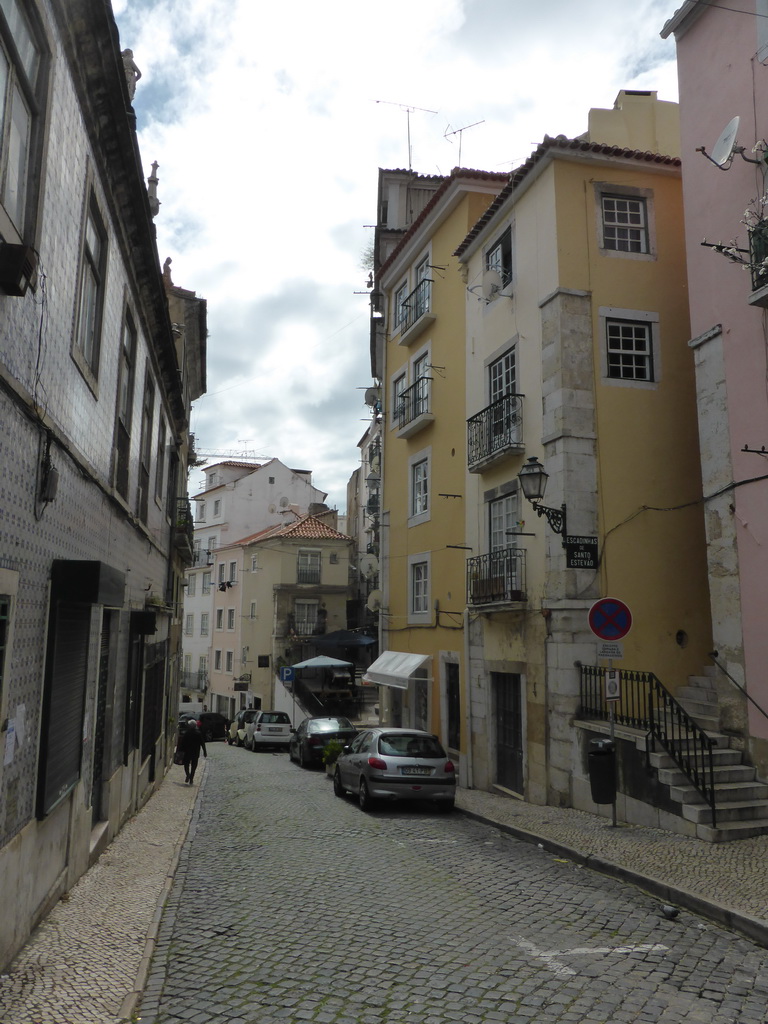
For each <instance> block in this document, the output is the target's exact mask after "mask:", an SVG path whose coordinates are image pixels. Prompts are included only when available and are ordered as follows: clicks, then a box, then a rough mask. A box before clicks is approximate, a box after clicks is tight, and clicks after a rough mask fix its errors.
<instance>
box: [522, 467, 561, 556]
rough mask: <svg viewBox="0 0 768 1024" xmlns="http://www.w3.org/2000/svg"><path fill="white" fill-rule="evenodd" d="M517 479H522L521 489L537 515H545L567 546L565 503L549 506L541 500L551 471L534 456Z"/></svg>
mask: <svg viewBox="0 0 768 1024" xmlns="http://www.w3.org/2000/svg"><path fill="white" fill-rule="evenodd" d="M517 479H518V480H519V481H520V489H521V490H522V492H523V494H524V495H525V496H526V498H527V499H528V501H530V503H531V505H532V506H533V510H534V512H535V513H536V515H537V516H539V518H541V516H544V517H545V518H546V520H547V522H548V523H549V525H550V526H551V527H552V530H553V531H554V532H555V533H559V534H561V535H562V537H563V547H565V536H566V525H565V505H564V504H563V505H561V506H560V508H549V507H548V506H547V505H542V504H541V500H540V499H541V498H543V497H544V491H545V490H546V489H547V480H548V479H549V473H547V471H546V470H545V469H544V467H543V466H542V464H541V463H540V462H539V460H538V459H537V458H536V457H535V456H534V457H533V458H530V459H528V461H527V462H526V463H525V465H524V466H523V468H522V469H521V470H520V472H519V473H518V474H517Z"/></svg>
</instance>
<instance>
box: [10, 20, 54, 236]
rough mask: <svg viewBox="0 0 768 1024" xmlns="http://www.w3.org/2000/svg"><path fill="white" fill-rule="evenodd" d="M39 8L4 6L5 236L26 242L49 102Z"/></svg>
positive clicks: (33, 204) (30, 226)
mask: <svg viewBox="0 0 768 1024" xmlns="http://www.w3.org/2000/svg"><path fill="white" fill-rule="evenodd" d="M33 14H34V6H33V5H32V4H28V3H25V2H24V0H2V3H0V237H2V238H4V239H5V241H6V242H14V241H16V242H23V241H25V240H29V239H30V238H31V236H32V234H33V225H32V224H31V223H27V221H28V219H29V218H28V215H29V214H31V211H32V210H33V209H34V207H35V206H36V203H35V202H34V199H35V196H34V195H33V194H32V193H33V190H34V188H35V182H38V181H39V173H38V172H37V169H36V167H35V165H36V163H37V161H38V160H39V159H40V146H39V141H40V129H41V127H42V123H43V115H44V110H43V106H42V104H43V100H44V98H45V96H44V93H45V85H46V83H45V77H46V76H45V64H44V59H43V58H44V56H45V52H44V48H43V35H42V31H40V30H39V26H38V23H37V20H35V21H34V22H33V21H32V20H31V16H32V15H33Z"/></svg>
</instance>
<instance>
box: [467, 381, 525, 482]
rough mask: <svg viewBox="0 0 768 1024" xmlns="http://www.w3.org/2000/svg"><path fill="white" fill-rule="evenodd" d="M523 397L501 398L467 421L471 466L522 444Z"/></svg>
mask: <svg viewBox="0 0 768 1024" xmlns="http://www.w3.org/2000/svg"><path fill="white" fill-rule="evenodd" d="M524 397H525V396H524V395H516V394H513V395H504V396H503V397H502V398H499V399H497V401H495V402H492V403H491V404H490V405H489V406H486V408H485V409H482V410H481V411H480V412H478V413H475V415H474V416H470V418H469V419H468V420H467V460H468V462H469V465H470V466H472V465H474V464H475V463H476V462H481V461H482V460H483V459H487V458H489V457H490V456H491V455H494V454H496V452H501V451H504V450H506V449H508V448H512V447H519V446H521V445H522V443H523V398H524Z"/></svg>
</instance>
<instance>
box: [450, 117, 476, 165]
mask: <svg viewBox="0 0 768 1024" xmlns="http://www.w3.org/2000/svg"><path fill="white" fill-rule="evenodd" d="M479 124H485V118H483V120H482V121H473V123H472V124H465V125H464V127H463V128H457V129H456V130H455V131H452V132H449V131H448V128H450V127H451V126H450V125H448V128H446V130H445V131H444V132H443V138H444V139H448V140H449V141H450V139H449V136H451V135H458V136H459V167H461V139H462V136H461V133H462V132H465V131H467V129H468V128H476V127H477V125H479Z"/></svg>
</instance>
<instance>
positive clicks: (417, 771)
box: [400, 764, 432, 775]
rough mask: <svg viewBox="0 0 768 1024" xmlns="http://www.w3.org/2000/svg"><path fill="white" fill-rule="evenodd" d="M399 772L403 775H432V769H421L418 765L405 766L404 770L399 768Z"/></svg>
mask: <svg viewBox="0 0 768 1024" xmlns="http://www.w3.org/2000/svg"><path fill="white" fill-rule="evenodd" d="M400 771H401V772H402V773H403V775H431V774H432V769H431V768H423V767H422V766H421V765H418V764H409V765H406V766H405V767H404V768H401V769H400Z"/></svg>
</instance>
